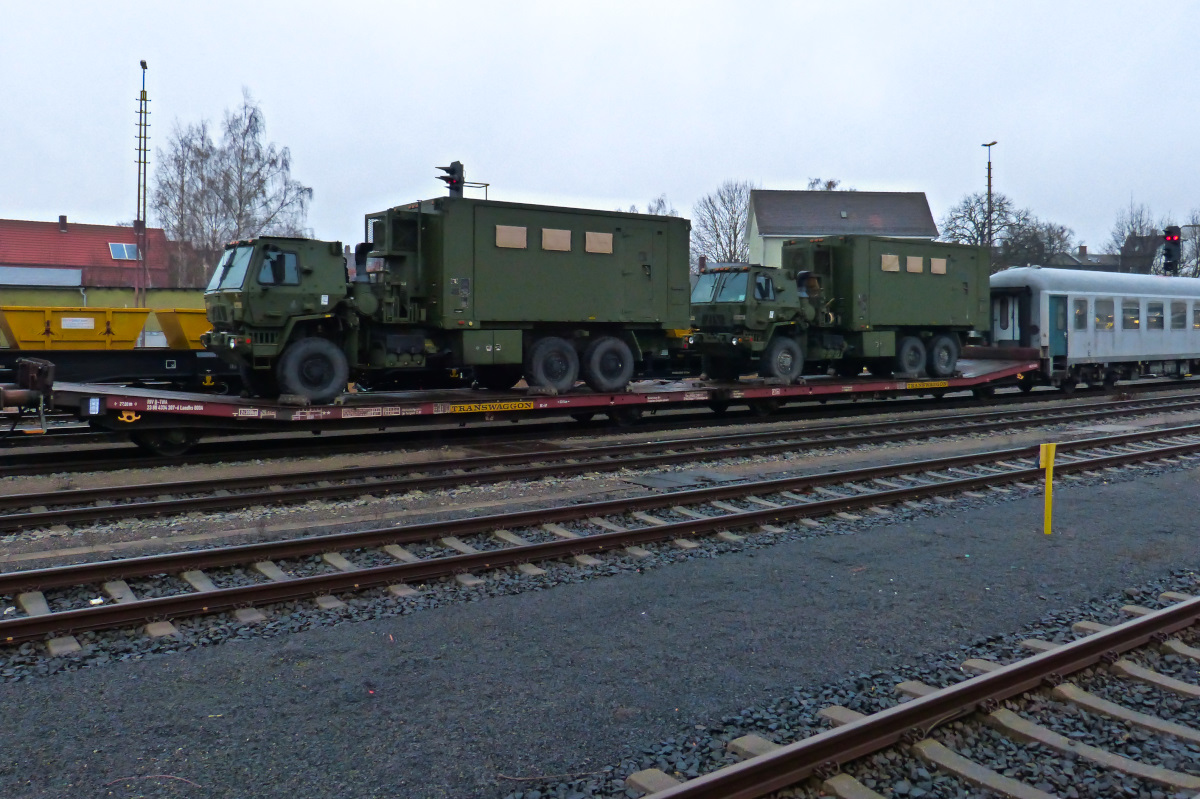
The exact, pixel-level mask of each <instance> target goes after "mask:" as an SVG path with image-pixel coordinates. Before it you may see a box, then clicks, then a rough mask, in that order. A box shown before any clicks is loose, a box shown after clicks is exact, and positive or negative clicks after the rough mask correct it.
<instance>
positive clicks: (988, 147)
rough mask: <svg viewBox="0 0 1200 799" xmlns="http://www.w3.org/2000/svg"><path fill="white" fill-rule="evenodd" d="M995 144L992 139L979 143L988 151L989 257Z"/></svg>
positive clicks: (989, 253)
mask: <svg viewBox="0 0 1200 799" xmlns="http://www.w3.org/2000/svg"><path fill="white" fill-rule="evenodd" d="M995 145H996V142H994V141H990V142H987V143H986V144H981V145H979V146H980V147H986V148H987V151H988V195H987V197H988V210H987V246H988V258H989V259H990V258H991V257H992V147H994V146H995Z"/></svg>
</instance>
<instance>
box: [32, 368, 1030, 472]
mask: <svg viewBox="0 0 1200 799" xmlns="http://www.w3.org/2000/svg"><path fill="white" fill-rule="evenodd" d="M1024 354H1026V353H1024V352H1022V351H1017V350H1013V351H1011V352H1009V353H1006V356H1007V359H1006V360H982V359H981V360H962V361H960V362H959V370H960V371H959V376H956V377H950V378H944V379H936V380H927V379H921V380H910V379H897V378H877V377H867V376H864V377H856V378H838V377H812V378H804V379H801V380H799V381H797V382H794V383H792V384H790V385H783V384H780V383H779V382H778V381H774V382H772V381H764V380H759V381H747V382H742V383H735V384H731V383H723V384H722V383H711V382H705V381H699V380H687V381H682V382H664V381H642V382H637V383H633V384H631V385H630V386H629V387H628V389H627V390H625V391H621V392H613V393H604V392H595V391H582V390H580V391H572V392H570V393H565V394H552V393H548V392H545V391H539V390H537V389H525V390H511V391H507V392H495V391H488V392H482V391H473V390H451V391H426V392H403V393H395V394H376V393H365V392H364V393H354V394H346V395H343V396H342V397H341V398H340V399H339V401H338V402H337V403H335V404H329V405H304V404H295V405H292V404H285V403H283V402H280V401H279V400H273V399H262V398H247V397H231V396H223V395H213V394H189V393H180V392H167V391H156V390H151V389H137V388H124V387H117V386H102V385H89V384H80V383H55V384H54V388H53V397H52V400H51V402H52V405H53V407H54V408H56V409H59V410H70V411H71V412H73V413H75V414H77V415H78V416H79V417H80V418H82V419H86V420H88V421H89V422H90V423H91V424H92V425H93V426H94V427H96V428H99V429H104V430H111V431H116V432H121V433H126V434H128V435H129V437H130V438H131V439H132V440H133V441H135V442H136V443H137V444H138V445H139V446H141V447H143V448H144V449H147V450H150V451H152V452H154V453H156V454H161V455H182V454H184V453H186V452H187V451H188V449H190V448H191V447H192V446H193V445H194V444H195V443H196V442H197V441H199V440H200V439H201V438H203V437H204V436H206V435H208V436H212V435H222V434H237V433H267V432H294V431H313V432H324V431H330V432H332V431H337V430H352V429H372V428H375V429H380V430H383V429H393V428H401V427H417V426H424V425H465V424H468V423H482V422H494V421H506V420H507V421H514V422H515V421H521V420H523V419H538V418H546V417H556V416H558V417H574V418H575V419H578V420H586V419H590V418H592V417H593V416H595V415H597V414H605V415H607V416H609V417H610V418H611V419H613V420H614V421H617V422H618V423H622V422H624V423H628V422H631V421H634V420H636V419H638V418H639V417H640V416H642V415H643V414H645V413H655V412H658V411H665V410H678V409H685V410H686V409H694V408H704V407H708V408H711V409H713V410H714V411H717V412H721V411H724V410H725V409H726V408H728V407H730V406H737V405H742V406H749V407H750V408H751V409H752V410H754V411H755V412H757V413H759V414H762V415H766V414H769V413H771V412H773V411H775V410H777V409H778V408H779V407H781V406H782V405H784V404H786V403H789V402H803V401H821V400H829V399H848V398H855V399H858V398H861V399H872V398H884V397H898V396H922V395H930V394H933V395H941V394H944V393H950V392H956V391H975V392H977V393H981V394H982V393H989V392H991V391H993V390H994V389H995V388H997V387H1000V386H1005V385H1019V378H1020V376H1021V375H1024V374H1026V373H1029V372H1031V371H1035V370H1036V369H1037V368H1038V363H1037V361H1036V359H1030V360H1022V359H1021V356H1022V355H1024Z"/></svg>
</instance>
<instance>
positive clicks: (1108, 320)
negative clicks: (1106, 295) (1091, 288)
mask: <svg viewBox="0 0 1200 799" xmlns="http://www.w3.org/2000/svg"><path fill="white" fill-rule="evenodd" d="M1096 329H1097V330H1112V329H1113V301H1112V300H1096Z"/></svg>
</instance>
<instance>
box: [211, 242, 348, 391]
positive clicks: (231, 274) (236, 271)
mask: <svg viewBox="0 0 1200 799" xmlns="http://www.w3.org/2000/svg"><path fill="white" fill-rule="evenodd" d="M346 299H347V281H346V259H345V256H344V255H343V254H342V245H341V242H336V241H314V240H311V239H301V238H291V237H284V236H263V237H261V238H258V239H254V240H253V241H239V242H236V243H234V244H230V245H229V246H227V247H226V248H225V251H224V253H222V255H221V260H220V261H219V262H218V263H217V267H216V269H215V271H214V272H213V276H212V279H211V280H210V281H209V283H208V287H207V288H206V289H205V291H204V307H205V310H206V312H207V314H208V319H209V322H210V323H211V324H212V326H213V329H212V332H210V333H207V334H206V335H205V336H203V337H202V341H203V343H204V345H205V346H206V347H207V348H208V349H209V350H212V351H213V352H215V353H216V354H217V355H218V356H220V357H221V358H222V359H223V360H225V361H226V362H228V363H231V364H233V365H234V366H236V367H238V370H239V372H240V373H241V375H242V379H243V381H244V382H245V383H246V384H247V386H248V387H249V388H251V390H253V391H254V392H255V393H262V394H271V393H277V392H278V391H280V390H283V391H284V392H285V393H296V394H303V393H304V390H303V386H302V385H301V384H299V383H297V380H299V379H301V378H302V377H303V376H302V375H299V374H289V375H286V376H283V375H280V374H279V373H278V371H277V370H276V368H275V367H276V361H277V359H278V357H279V355H280V352H281V350H282V348H283V346H284V345H285V344H287V342H288V341H289V340H291V339H292V338H293V337H294V336H296V335H299V336H300V337H307V336H310V335H321V334H322V332H323V331H332V330H333V329H335V328H336V329H340V328H341V327H342V325H343V322H342V320H341V318H340V317H339V314H341V313H342V311H343V309H344V306H345V304H346ZM309 346H310V348H311V346H312V345H309ZM323 360H324V363H322V359H320V358H318V359H316V360H314V361H313V362H311V363H307V364H305V371H306V373H307V378H305V379H307V380H308V381H309V382H311V381H312V380H314V379H317V380H321V379H328V378H330V377H336V376H337V375H336V374H335V375H321V374H318V372H320V371H321V370H322V369H324V368H333V367H334V366H335V362H336V361H337V360H338V359H337V358H336V356H332V357H328V356H327V357H326V358H325V359H323ZM336 371H337V370H336V369H335V372H336ZM344 387H345V379H344V378H341V388H344Z"/></svg>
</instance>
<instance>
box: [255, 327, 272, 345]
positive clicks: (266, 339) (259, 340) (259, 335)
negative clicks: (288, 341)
mask: <svg viewBox="0 0 1200 799" xmlns="http://www.w3.org/2000/svg"><path fill="white" fill-rule="evenodd" d="M250 337H251V338H252V339H253V340H254V343H255V344H274V343H275V342H277V341H279V333H278V332H276V331H274V330H255V331H254V332H253V333H251V334H250Z"/></svg>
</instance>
